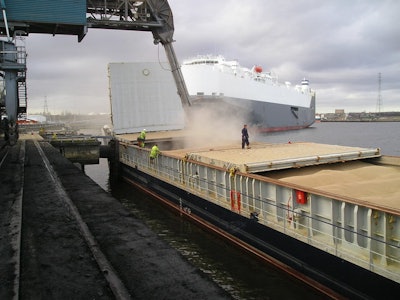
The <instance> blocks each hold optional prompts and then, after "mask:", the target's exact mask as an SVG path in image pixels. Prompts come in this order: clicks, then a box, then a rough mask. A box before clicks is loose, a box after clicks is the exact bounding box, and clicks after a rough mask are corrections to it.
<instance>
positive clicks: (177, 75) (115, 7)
mask: <svg viewBox="0 0 400 300" xmlns="http://www.w3.org/2000/svg"><path fill="white" fill-rule="evenodd" d="M0 8H1V10H2V15H1V16H0V36H3V37H6V38H7V40H6V41H4V40H3V41H1V45H2V49H1V53H0V60H1V63H0V73H1V75H2V77H3V79H4V78H5V85H4V89H5V91H6V92H5V93H1V95H6V96H5V97H3V99H0V113H1V111H4V110H5V111H6V115H7V118H8V124H10V125H11V127H9V128H7V131H8V132H9V133H10V136H11V137H13V138H12V139H11V140H10V142H12V143H13V142H15V141H16V139H17V138H18V128H17V125H16V124H17V119H18V114H20V115H21V114H22V115H23V114H25V113H26V108H27V100H28V97H27V92H26V91H27V89H26V80H25V79H26V54H22V55H21V56H19V55H18V53H25V52H24V51H25V48H18V47H17V46H16V36H19V37H23V36H28V35H29V34H31V33H43V34H52V35H56V34H62V35H76V36H77V37H78V42H80V41H82V39H83V38H84V37H85V35H86V34H87V30H88V28H99V29H114V30H136V31H149V32H151V33H152V34H153V37H154V44H159V43H161V44H162V45H163V46H164V49H165V52H166V55H167V58H168V60H169V63H170V66H171V72H172V75H173V78H174V80H175V84H176V87H177V91H178V94H179V96H180V98H181V102H182V106H183V107H184V108H186V107H188V106H190V101H189V94H188V91H187V88H186V84H185V81H184V79H183V75H182V72H181V70H180V66H179V62H178V59H177V57H176V54H175V51H174V48H173V46H172V43H173V42H174V40H173V34H174V23H173V16H172V11H171V8H170V6H169V4H168V1H167V0H143V1H135V0H76V1H70V0H57V1H54V0H41V1H37V0H24V1H13V0H0ZM10 51H11V52H12V54H11V52H10ZM19 51H21V52H19ZM11 56H12V57H11ZM11 58H12V62H10V59H11ZM5 61H7V63H5ZM10 63H11V64H12V67H11V66H10Z"/></svg>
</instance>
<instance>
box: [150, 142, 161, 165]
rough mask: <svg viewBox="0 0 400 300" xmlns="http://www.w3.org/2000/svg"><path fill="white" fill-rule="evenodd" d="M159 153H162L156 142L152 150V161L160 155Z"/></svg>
mask: <svg viewBox="0 0 400 300" xmlns="http://www.w3.org/2000/svg"><path fill="white" fill-rule="evenodd" d="M158 154H160V149H158V146H157V144H155V145H154V146H153V147H152V148H151V151H150V161H153V160H154V159H155V158H156V157H157V156H158Z"/></svg>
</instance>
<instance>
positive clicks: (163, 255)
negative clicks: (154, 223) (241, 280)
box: [0, 135, 231, 299]
mask: <svg viewBox="0 0 400 300" xmlns="http://www.w3.org/2000/svg"><path fill="white" fill-rule="evenodd" d="M0 147H1V153H0V199H1V200H0V222H1V223H0V282H1V285H0V299H28V298H29V299H190V298H193V299H231V296H230V295H229V294H228V293H227V292H226V291H224V290H223V289H222V288H221V287H219V286H218V285H217V284H216V283H214V282H213V281H212V280H211V279H210V278H208V277H207V275H205V274H204V273H202V272H201V271H200V270H198V269H196V268H195V267H194V266H192V265H191V264H190V263H189V262H188V261H186V260H185V259H184V258H183V257H182V256H181V255H180V254H179V253H178V252H177V251H176V250H175V249H173V248H171V247H170V246H169V245H168V244H166V242H164V241H163V240H162V239H160V238H159V237H158V236H157V235H156V234H155V233H154V232H152V231H151V230H150V229H149V228H148V227H146V226H145V225H144V224H143V223H142V222H141V221H140V220H138V219H137V218H136V217H135V216H134V215H133V214H132V213H131V212H129V211H127V210H126V209H125V208H124V207H123V206H122V204H121V203H120V202H119V201H118V200H116V199H115V198H113V197H112V196H111V195H110V194H108V193H107V192H105V191H104V190H103V189H102V188H101V187H99V186H98V185H97V184H96V183H95V182H94V181H93V180H91V179H90V178H89V177H88V176H86V175H85V174H84V173H83V172H82V171H81V170H80V169H79V168H78V167H76V166H75V165H74V164H73V163H71V162H70V161H68V160H67V159H66V158H64V157H63V156H62V155H61V154H60V152H59V151H58V150H57V149H55V148H53V147H52V146H51V145H50V144H48V143H47V142H44V141H40V140H38V139H37V136H36V135H21V136H20V139H19V141H18V143H17V144H16V145H14V146H13V147H9V146H6V145H4V143H2V144H0ZM18 203H19V204H18ZM17 204H18V205H19V207H18V205H17ZM77 216H78V217H77ZM18 220H19V221H18ZM82 228H83V229H82ZM88 235H89V236H90V237H91V239H89V240H88V238H87V236H88ZM100 254H101V255H100ZM99 256H101V257H102V258H101V259H100V260H99V259H98V257H99Z"/></svg>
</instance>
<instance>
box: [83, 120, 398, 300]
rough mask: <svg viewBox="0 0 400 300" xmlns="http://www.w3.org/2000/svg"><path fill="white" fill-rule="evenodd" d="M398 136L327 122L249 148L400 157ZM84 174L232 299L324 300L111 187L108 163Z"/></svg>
mask: <svg viewBox="0 0 400 300" xmlns="http://www.w3.org/2000/svg"><path fill="white" fill-rule="evenodd" d="M240 130H241V127H239V130H238V132H239V134H238V136H239V137H240ZM94 134H97V133H94ZM399 135H400V122H379V123H375V122H368V123H367V122H360V123H347V122H346V123H344V122H343V123H341V122H338V123H336V122H323V123H316V124H314V125H313V126H312V127H310V128H307V129H302V130H295V131H287V132H277V133H269V134H263V135H257V136H253V135H251V136H250V142H252V141H262V142H267V143H287V142H316V143H326V144H335V145H343V146H356V147H366V148H380V149H381V153H382V154H384V155H392V156H400V137H399ZM239 143H240V140H238V144H239ZM85 172H86V174H87V175H88V176H90V177H91V178H92V179H93V180H94V181H96V182H97V183H98V184H99V185H100V186H101V187H102V188H103V189H105V190H106V191H108V192H110V193H111V194H112V195H113V196H114V197H115V198H117V199H119V200H120V201H121V203H123V204H124V205H125V207H126V208H127V209H128V210H130V211H131V212H132V213H133V214H134V215H135V216H136V217H137V218H139V219H141V220H143V222H144V223H146V224H147V225H148V226H149V227H150V228H151V229H152V230H153V231H155V232H156V233H157V234H158V235H159V236H160V237H162V238H163V239H164V240H165V241H167V242H168V243H169V244H170V245H171V246H172V247H174V248H175V249H177V250H178V251H179V252H180V253H181V254H182V255H183V256H184V257H185V258H186V259H187V260H189V261H190V262H191V263H192V264H193V265H196V266H197V267H199V268H200V269H201V270H203V272H204V273H206V274H208V275H209V276H210V277H211V278H212V279H213V280H214V281H215V282H216V283H218V284H219V285H220V286H221V287H223V288H224V289H225V290H227V291H229V292H230V294H231V295H232V297H233V298H234V299H321V295H319V294H317V293H316V292H314V291H313V290H311V289H310V288H309V287H308V286H306V285H304V284H301V283H300V282H298V281H296V280H294V279H293V278H291V277H290V276H288V275H286V274H283V273H282V272H280V271H278V270H276V269H274V268H273V267H271V266H268V265H265V264H263V263H260V262H259V261H258V260H256V259H254V258H252V257H250V256H249V255H247V254H245V253H243V252H241V251H240V250H238V249H235V248H233V247H232V246H231V245H230V244H229V243H227V242H225V241H223V240H221V239H219V238H217V237H215V236H213V235H211V234H209V233H207V232H205V231H203V230H202V229H200V228H198V227H196V226H195V225H194V224H192V223H190V222H189V221H187V220H185V219H183V218H180V217H179V216H178V215H177V214H174V213H172V212H170V211H169V210H166V209H165V208H164V207H163V206H161V205H160V204H159V203H157V201H155V200H154V199H152V198H151V197H150V196H148V195H146V194H143V193H141V192H140V191H137V190H135V189H134V188H133V187H132V186H129V185H127V184H125V183H117V184H113V185H111V184H110V183H109V171H108V163H107V160H106V159H101V160H100V164H99V165H87V166H85Z"/></svg>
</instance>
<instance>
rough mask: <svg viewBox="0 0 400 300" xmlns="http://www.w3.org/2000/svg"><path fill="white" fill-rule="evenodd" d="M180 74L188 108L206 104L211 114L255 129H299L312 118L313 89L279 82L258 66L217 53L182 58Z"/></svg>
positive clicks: (265, 130)
mask: <svg viewBox="0 0 400 300" xmlns="http://www.w3.org/2000/svg"><path fill="white" fill-rule="evenodd" d="M181 70H182V74H183V77H184V79H185V83H186V86H187V89H188V93H189V96H190V102H191V104H192V109H196V108H205V107H206V108H208V109H210V111H212V112H215V115H216V116H217V115H219V114H225V115H231V116H233V117H235V118H236V119H239V120H246V123H249V125H250V126H251V127H253V128H254V129H257V131H259V132H272V131H284V130H294V129H301V128H306V127H309V126H311V125H312V124H313V123H314V122H315V91H314V90H312V89H311V88H310V86H309V81H308V80H307V79H306V78H304V79H303V80H302V81H301V84H298V85H295V86H292V85H291V83H289V82H285V83H280V82H279V81H278V77H277V75H275V74H274V73H273V72H265V71H263V68H262V67H261V66H258V65H255V66H253V67H252V68H246V67H242V66H241V65H240V64H239V62H238V61H237V60H231V61H228V60H225V58H224V57H223V56H221V55H218V56H214V55H201V56H197V57H195V58H191V59H187V60H184V61H183V63H182V66H181Z"/></svg>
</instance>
